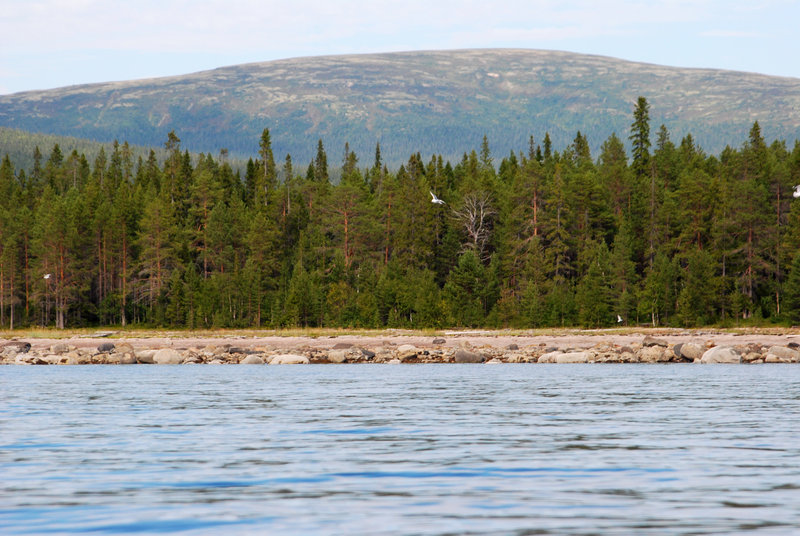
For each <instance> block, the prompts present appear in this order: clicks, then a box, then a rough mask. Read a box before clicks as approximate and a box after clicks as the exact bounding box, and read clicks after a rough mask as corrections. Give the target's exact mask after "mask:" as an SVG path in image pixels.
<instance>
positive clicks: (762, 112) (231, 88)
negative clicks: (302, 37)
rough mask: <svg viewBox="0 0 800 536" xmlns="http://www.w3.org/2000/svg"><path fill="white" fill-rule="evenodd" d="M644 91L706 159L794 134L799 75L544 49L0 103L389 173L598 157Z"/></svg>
mask: <svg viewBox="0 0 800 536" xmlns="http://www.w3.org/2000/svg"><path fill="white" fill-rule="evenodd" d="M639 95H643V96H645V97H647V99H648V102H649V103H650V117H651V128H652V131H653V132H655V130H656V129H657V128H658V126H659V125H660V124H662V123H663V124H665V125H666V126H667V128H668V129H669V130H670V132H671V133H672V137H673V139H674V140H675V141H679V140H680V138H681V137H682V136H683V135H685V134H686V133H688V132H690V133H692V135H693V136H694V137H695V139H696V140H697V142H698V143H699V144H700V145H701V146H703V147H704V148H705V149H706V150H707V151H711V152H718V151H719V150H721V149H722V148H724V146H725V145H727V144H731V145H739V144H741V143H742V142H743V141H744V140H745V139H746V136H747V132H748V131H749V129H750V127H751V126H752V124H753V122H754V121H756V120H758V122H759V123H760V125H761V127H762V131H763V132H764V136H765V138H766V139H768V140H772V139H776V138H778V139H786V140H788V141H789V142H790V143H791V142H793V141H794V140H796V139H798V138H800V79H794V78H779V77H771V76H764V75H758V74H751V73H742V72H732V71H722V70H711V69H682V68H674V67H662V66H657V65H649V64H642V63H633V62H629V61H623V60H618V59H613V58H607V57H600V56H589V55H581V54H573V53H566V52H552V51H538V50H460V51H442V52H407V53H390V54H369V55H353V56H328V57H313V58H297V59H288V60H281V61H272V62H265V63H254V64H247V65H239V66H232V67H224V68H220V69H215V70H212V71H205V72H200V73H194V74H188V75H184V76H174V77H167V78H158V79H150V80H135V81H128V82H113V83H104V84H92V85H82V86H72V87H66V88H60V89H53V90H48V91H35V92H24V93H17V94H14V95H6V96H0V125H2V126H6V127H12V128H17V129H23V130H27V131H32V132H43V133H50V134H59V135H68V136H76V137H81V138H88V139H95V140H106V141H111V140H113V139H118V140H120V141H123V140H127V141H128V142H129V143H132V144H139V145H144V146H156V147H160V146H162V145H163V143H164V141H165V140H166V136H167V133H168V132H169V131H170V130H175V132H176V133H177V134H178V136H179V137H180V138H181V140H182V142H183V146H184V147H186V148H188V149H189V150H192V151H201V152H211V153H212V154H215V155H216V154H218V153H219V150H220V149H221V148H226V149H228V150H229V151H230V152H231V154H232V155H237V154H238V155H245V156H250V155H255V154H256V153H257V150H258V139H259V135H260V133H261V131H262V130H263V129H264V128H265V127H267V128H269V129H270V131H271V133H272V141H273V148H274V150H275V154H276V158H278V159H279V160H280V159H282V158H283V156H284V155H285V154H286V153H291V154H292V157H293V158H294V161H295V165H304V164H305V163H307V162H308V161H309V160H310V159H311V157H312V154H313V152H314V151H315V149H316V142H317V139H320V138H321V139H322V140H323V142H324V144H325V147H326V149H327V152H328V155H329V161H330V162H331V164H333V165H338V164H339V162H340V155H341V154H342V153H343V149H344V144H345V142H349V143H350V146H351V148H352V149H353V150H355V151H356V153H357V154H358V155H359V157H360V159H361V164H362V165H369V164H371V163H372V161H373V155H374V149H375V143H376V142H378V141H379V142H380V143H381V149H382V154H383V156H384V158H385V160H386V161H388V162H389V163H390V164H397V163H399V162H401V161H403V160H405V159H407V158H408V156H409V154H411V153H412V152H417V151H421V152H423V153H424V154H423V157H427V156H429V154H431V153H440V154H443V155H444V156H446V157H448V158H458V157H459V156H460V155H461V154H462V153H463V152H464V151H469V150H471V149H477V148H478V147H479V145H480V141H481V138H482V137H483V135H484V134H486V135H487V136H488V138H489V142H490V146H491V148H492V151H493V154H494V155H495V156H504V155H506V154H508V151H509V150H512V149H514V150H524V149H526V148H527V144H528V137H529V136H530V135H533V136H534V137H535V138H536V140H537V141H541V139H542V137H543V136H544V133H545V132H549V133H550V136H551V138H552V140H553V145H554V147H563V146H565V145H566V144H568V143H569V142H570V141H571V140H572V139H573V138H574V136H575V133H576V132H577V131H579V130H580V131H581V132H582V133H583V134H585V135H586V136H587V137H588V139H589V142H590V144H591V145H592V147H593V148H594V149H595V150H596V149H597V148H598V147H599V146H600V144H602V142H603V141H604V140H605V139H606V138H607V137H608V136H609V135H610V134H611V133H612V132H617V133H618V134H619V135H620V137H621V138H623V139H627V133H628V131H629V127H630V123H631V120H632V110H633V106H634V103H635V101H636V98H637V97H638V96H639Z"/></svg>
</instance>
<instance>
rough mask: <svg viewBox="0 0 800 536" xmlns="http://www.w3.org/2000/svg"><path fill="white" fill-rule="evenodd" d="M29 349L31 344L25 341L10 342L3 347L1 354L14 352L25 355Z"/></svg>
mask: <svg viewBox="0 0 800 536" xmlns="http://www.w3.org/2000/svg"><path fill="white" fill-rule="evenodd" d="M30 349H31V343H29V342H25V341H11V342H7V343H5V344H4V345H3V352H15V353H17V354H27V353H28V352H29V351H30Z"/></svg>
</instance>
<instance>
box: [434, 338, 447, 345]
mask: <svg viewBox="0 0 800 536" xmlns="http://www.w3.org/2000/svg"><path fill="white" fill-rule="evenodd" d="M446 342H447V341H446V340H444V339H442V338H441V337H437V338H435V339H433V340H432V341H431V344H444V343H446Z"/></svg>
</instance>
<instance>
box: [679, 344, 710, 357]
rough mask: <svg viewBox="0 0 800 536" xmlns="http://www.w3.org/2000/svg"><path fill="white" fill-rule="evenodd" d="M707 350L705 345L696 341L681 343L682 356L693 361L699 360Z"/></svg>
mask: <svg viewBox="0 0 800 536" xmlns="http://www.w3.org/2000/svg"><path fill="white" fill-rule="evenodd" d="M705 351H706V349H705V347H703V346H701V345H699V344H697V343H695V342H687V343H684V344H682V345H681V357H685V358H686V359H691V360H692V361H697V360H699V359H700V358H701V357H703V354H704V353H705Z"/></svg>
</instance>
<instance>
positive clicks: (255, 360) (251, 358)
mask: <svg viewBox="0 0 800 536" xmlns="http://www.w3.org/2000/svg"><path fill="white" fill-rule="evenodd" d="M239 364H240V365H263V364H264V360H263V359H261V358H260V357H259V356H257V355H255V354H251V355H248V356H247V357H245V358H244V359H242V360H241V361H239Z"/></svg>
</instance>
